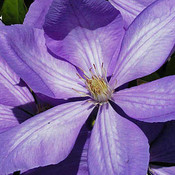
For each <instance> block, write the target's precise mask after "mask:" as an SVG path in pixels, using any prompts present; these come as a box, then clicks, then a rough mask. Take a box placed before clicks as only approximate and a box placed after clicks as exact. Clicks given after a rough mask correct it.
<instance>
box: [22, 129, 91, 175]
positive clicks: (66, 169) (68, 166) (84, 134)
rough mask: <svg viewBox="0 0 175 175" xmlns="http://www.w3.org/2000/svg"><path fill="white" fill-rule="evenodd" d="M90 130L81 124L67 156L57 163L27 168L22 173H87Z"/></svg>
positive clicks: (31, 174) (67, 174)
mask: <svg viewBox="0 0 175 175" xmlns="http://www.w3.org/2000/svg"><path fill="white" fill-rule="evenodd" d="M89 136H90V132H89V131H88V130H87V128H86V126H83V128H82V129H81V131H80V133H79V136H78V138H77V140H76V142H75V145H74V148H73V149H72V151H71V153H70V154H69V156H68V157H67V158H66V159H65V160H64V161H62V162H60V163H59V164H57V165H49V166H46V167H39V168H35V169H33V170H29V171H27V172H25V173H23V174H22V175H36V174H37V175H48V174H49V175H58V174H66V175H89V173H88V172H89V170H88V165H87V150H88V145H89Z"/></svg>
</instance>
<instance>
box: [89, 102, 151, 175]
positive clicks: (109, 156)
mask: <svg viewBox="0 0 175 175" xmlns="http://www.w3.org/2000/svg"><path fill="white" fill-rule="evenodd" d="M148 163H149V145H148V141H147V138H146V136H145V135H144V134H143V132H142V131H141V130H140V129H139V128H138V127H137V126H136V125H135V124H134V123H132V122H130V121H129V120H127V119H125V118H123V117H121V116H120V115H119V114H117V113H116V112H115V111H114V110H113V109H112V107H111V106H110V105H108V104H107V105H103V106H102V107H101V108H100V112H99V113H98V116H97V119H96V121H95V126H94V128H93V130H92V135H91V138H90V143H89V151H88V164H89V171H90V174H91V175H98V174H110V175H116V174H121V175H126V174H129V175H136V174H146V172H147V168H148Z"/></svg>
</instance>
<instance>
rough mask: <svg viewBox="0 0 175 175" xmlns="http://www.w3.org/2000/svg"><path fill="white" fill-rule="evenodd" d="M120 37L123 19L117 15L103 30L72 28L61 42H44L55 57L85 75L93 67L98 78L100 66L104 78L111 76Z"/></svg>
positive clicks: (122, 32)
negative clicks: (84, 72)
mask: <svg viewBox="0 0 175 175" xmlns="http://www.w3.org/2000/svg"><path fill="white" fill-rule="evenodd" d="M123 35H124V29H123V19H122V17H121V15H118V16H117V17H116V18H115V19H114V20H113V21H112V22H111V23H110V24H108V25H106V26H105V27H101V28H98V29H96V30H89V29H85V28H82V27H76V28H75V29H72V31H71V32H70V33H69V34H68V35H67V36H66V37H65V38H64V39H63V40H59V41H56V40H52V39H48V42H47V45H48V47H49V48H50V49H51V50H52V52H54V53H55V54H56V55H58V56H60V57H63V58H65V59H66V60H68V61H69V62H71V63H72V64H74V65H76V66H78V67H80V68H81V69H83V70H84V71H86V72H87V73H89V69H90V68H91V67H93V64H94V65H95V66H96V69H97V71H98V72H99V73H100V74H102V63H103V66H104V67H105V69H106V70H108V75H111V74H112V73H113V71H114V68H115V65H116V61H117V59H116V57H117V56H118V53H119V50H120V46H121V41H122V38H123ZM89 74H90V73H89Z"/></svg>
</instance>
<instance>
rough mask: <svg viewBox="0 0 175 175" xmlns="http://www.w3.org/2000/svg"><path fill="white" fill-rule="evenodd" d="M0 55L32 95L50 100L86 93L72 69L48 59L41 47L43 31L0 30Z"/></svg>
mask: <svg viewBox="0 0 175 175" xmlns="http://www.w3.org/2000/svg"><path fill="white" fill-rule="evenodd" d="M0 47H1V52H0V55H1V56H2V57H3V58H4V59H5V60H6V62H7V63H8V65H9V66H10V67H11V68H12V69H13V70H14V71H15V72H16V73H17V74H18V75H19V76H20V77H21V78H22V79H23V80H24V81H25V82H26V83H27V84H28V85H29V87H30V88H31V89H32V90H33V91H34V92H39V93H43V94H45V95H47V96H51V97H54V98H65V99H67V98H71V97H79V96H81V95H80V94H79V93H76V92H75V90H73V88H74V89H76V90H77V91H80V92H85V93H86V92H87V90H86V89H85V88H84V87H83V86H82V85H81V84H82V81H81V80H80V79H79V78H78V76H77V75H76V73H77V71H76V69H75V68H74V67H73V66H72V65H70V64H69V63H67V62H65V61H61V60H59V59H56V58H54V57H52V56H51V55H50V54H49V53H48V51H47V48H46V46H45V38H44V32H43V30H40V29H34V28H32V27H29V26H24V25H15V26H8V27H3V28H1V33H0Z"/></svg>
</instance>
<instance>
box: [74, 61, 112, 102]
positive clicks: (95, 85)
mask: <svg viewBox="0 0 175 175" xmlns="http://www.w3.org/2000/svg"><path fill="white" fill-rule="evenodd" d="M93 67H94V70H92V69H93V68H92V67H91V68H89V72H90V75H91V77H89V75H88V74H87V73H86V72H85V71H84V70H82V69H81V68H79V69H80V70H81V71H82V72H83V75H82V76H81V75H80V74H77V76H78V77H79V78H80V79H81V80H82V81H83V82H84V83H85V85H86V87H87V89H88V90H89V92H90V94H91V95H89V94H86V93H83V92H80V91H78V90H76V89H74V88H72V89H73V90H74V91H76V92H77V93H79V94H81V95H83V96H84V97H87V96H88V97H91V99H93V103H94V104H95V105H96V104H100V105H102V104H103V103H104V102H108V100H109V99H111V96H112V93H113V89H111V88H110V87H109V85H108V81H107V73H106V70H105V68H104V64H103V63H102V65H101V70H102V72H100V73H99V72H98V70H97V68H96V66H95V64H93ZM101 73H102V75H100V74H101ZM90 101H91V102H92V100H90Z"/></svg>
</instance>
